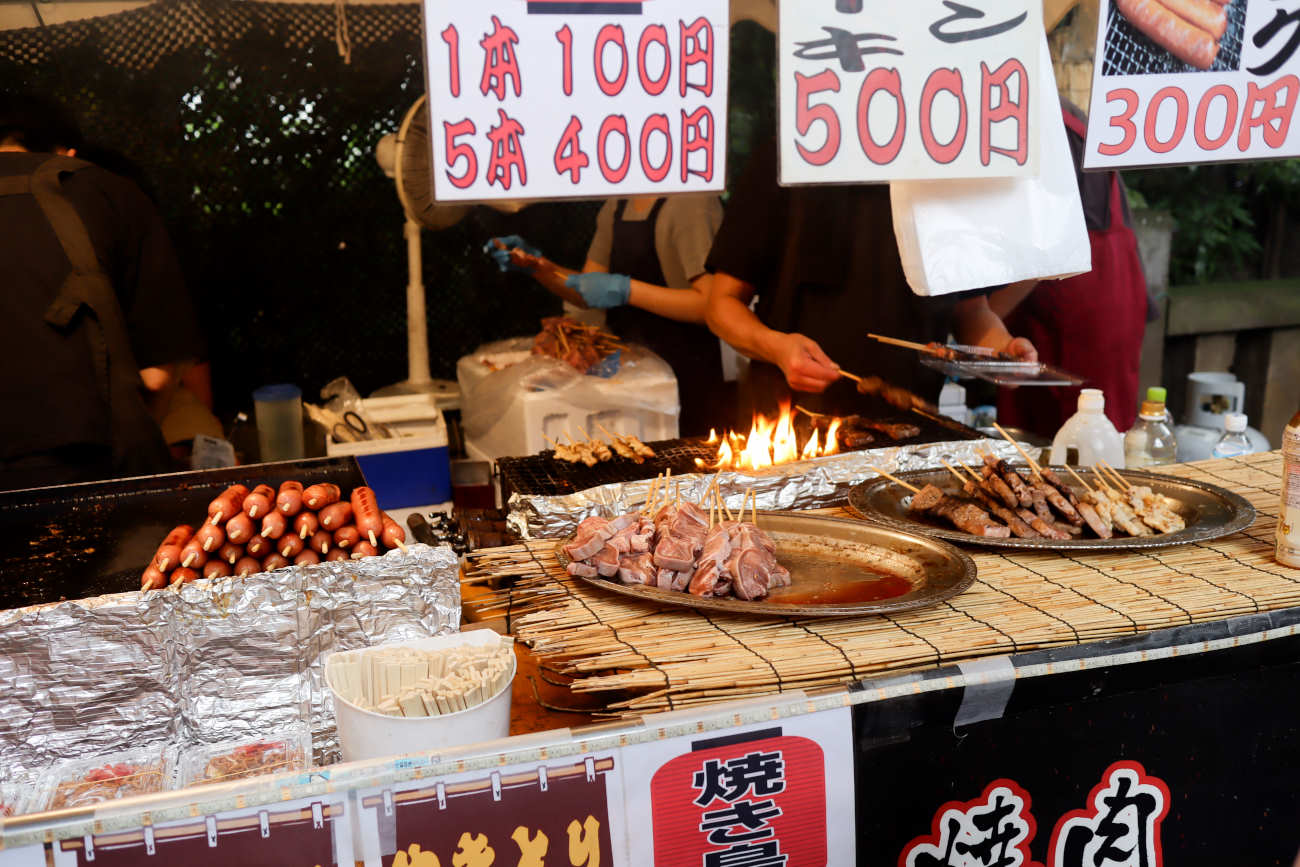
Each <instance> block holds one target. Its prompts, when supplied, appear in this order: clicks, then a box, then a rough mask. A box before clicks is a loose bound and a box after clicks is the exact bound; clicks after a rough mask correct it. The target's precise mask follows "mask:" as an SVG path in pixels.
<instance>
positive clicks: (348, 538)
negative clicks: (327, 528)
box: [334, 524, 361, 548]
mask: <svg viewBox="0 0 1300 867" xmlns="http://www.w3.org/2000/svg"><path fill="white" fill-rule="evenodd" d="M360 541H361V531H360V530H358V529H357V525H356V524H348V525H347V526H346V527H339V528H338V529H337V530H335V531H334V544H335V546H337V547H339V548H347V547H349V546H351V545H355V544H357V543H358V542H360Z"/></svg>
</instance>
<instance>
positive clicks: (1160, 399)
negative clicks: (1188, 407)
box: [1147, 385, 1174, 432]
mask: <svg viewBox="0 0 1300 867" xmlns="http://www.w3.org/2000/svg"><path fill="white" fill-rule="evenodd" d="M1147 400H1149V401H1152V402H1153V403H1158V404H1160V406H1161V408H1162V409H1163V410H1164V414H1165V424H1167V425H1169V430H1170V432H1172V431H1173V429H1174V414H1173V413H1172V412H1170V411H1169V392H1167V391H1166V390H1165V388H1164V386H1162V385H1153V386H1151V387H1150V388H1148V389H1147Z"/></svg>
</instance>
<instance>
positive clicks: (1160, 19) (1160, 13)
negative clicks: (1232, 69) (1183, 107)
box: [1115, 0, 1219, 69]
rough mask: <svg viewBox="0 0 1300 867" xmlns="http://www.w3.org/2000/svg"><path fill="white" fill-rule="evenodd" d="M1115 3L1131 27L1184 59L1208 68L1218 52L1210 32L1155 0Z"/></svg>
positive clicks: (1217, 44)
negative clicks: (1185, 19)
mask: <svg viewBox="0 0 1300 867" xmlns="http://www.w3.org/2000/svg"><path fill="white" fill-rule="evenodd" d="M1115 5H1116V7H1118V8H1119V11H1120V12H1122V13H1123V14H1124V17H1125V18H1127V19H1128V20H1129V21H1131V22H1132V24H1133V26H1134V27H1136V28H1137V29H1138V30H1141V31H1142V32H1143V33H1145V34H1146V35H1147V36H1148V37H1150V38H1151V41H1153V42H1155V43H1156V44H1157V45H1159V46H1160V47H1161V48H1163V49H1165V50H1166V51H1168V52H1169V53H1170V54H1172V55H1173V56H1174V57H1177V58H1178V59H1179V60H1181V61H1183V62H1184V63H1188V64H1190V65H1192V66H1195V67H1196V68H1197V69H1209V68H1210V67H1211V66H1213V65H1214V59H1215V58H1216V57H1218V56H1219V43H1218V42H1217V41H1216V40H1215V38H1214V37H1213V36H1211V35H1210V34H1209V33H1207V32H1206V31H1204V30H1202V29H1200V28H1199V27H1196V26H1194V25H1192V24H1189V23H1187V22H1186V21H1184V20H1183V19H1182V18H1179V17H1178V16H1177V15H1175V14H1174V13H1173V12H1171V11H1170V10H1169V9H1168V8H1167V7H1166V6H1164V5H1162V4H1161V3H1159V2H1157V0H1115Z"/></svg>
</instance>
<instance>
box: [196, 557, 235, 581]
mask: <svg viewBox="0 0 1300 867" xmlns="http://www.w3.org/2000/svg"><path fill="white" fill-rule="evenodd" d="M233 571H234V570H232V569H231V568H230V564H229V563H227V562H226V561H225V560H218V559H216V558H213V559H212V560H209V561H208V562H207V564H206V565H204V567H203V577H204V578H229V577H230V576H231V574H232V573H233Z"/></svg>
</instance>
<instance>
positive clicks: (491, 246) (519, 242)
mask: <svg viewBox="0 0 1300 867" xmlns="http://www.w3.org/2000/svg"><path fill="white" fill-rule="evenodd" d="M497 241H500V242H501V243H502V244H504V245H505V248H504V249H500V248H498V247H497V243H496V242H497ZM516 248H517V249H519V250H523V251H524V252H525V253H527V254H528V255H529V256H540V255H542V251H541V250H539V249H537V248H536V247H534V246H533V245H532V244H529V243H528V242H527V241H525V240H524V239H523V238H521V237H519V236H518V235H506V236H504V237H501V238H493V239H491V240H490V241H488V242H487V243H486V244H484V245H483V252H484V253H487V254H488V255H489V256H491V257H492V261H494V262H496V263H497V267H498V268H500V269H501V270H502V271H522V270H524V269H522V268H520V267H518V266H517V265H514V264H512V263H511V261H510V251H511V250H514V249H516Z"/></svg>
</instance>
